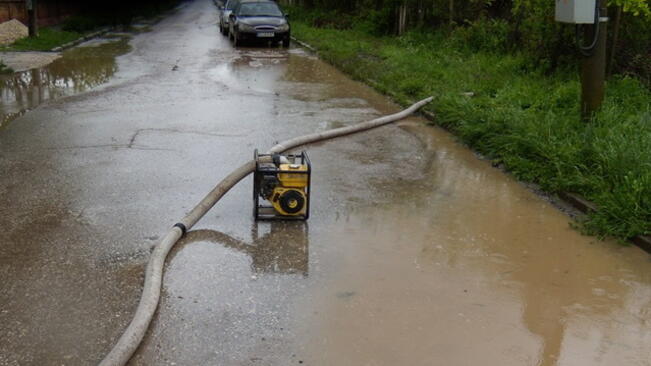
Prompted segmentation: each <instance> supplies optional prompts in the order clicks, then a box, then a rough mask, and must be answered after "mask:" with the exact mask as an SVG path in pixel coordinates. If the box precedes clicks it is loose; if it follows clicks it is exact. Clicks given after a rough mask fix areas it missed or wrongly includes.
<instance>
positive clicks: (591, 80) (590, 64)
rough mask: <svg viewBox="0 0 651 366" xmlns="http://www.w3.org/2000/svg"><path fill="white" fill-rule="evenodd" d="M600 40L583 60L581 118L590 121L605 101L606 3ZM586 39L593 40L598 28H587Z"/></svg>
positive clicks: (601, 14)
mask: <svg viewBox="0 0 651 366" xmlns="http://www.w3.org/2000/svg"><path fill="white" fill-rule="evenodd" d="M599 8H600V19H599V25H598V26H599V38H598V39H597V44H596V46H595V48H594V50H593V51H592V53H591V55H590V56H584V57H583V59H582V60H581V118H582V119H583V120H584V121H590V120H591V119H592V117H593V116H594V114H595V112H596V111H597V110H598V109H599V108H600V107H601V103H602V102H603V100H604V89H605V87H604V82H605V79H606V39H607V38H608V34H607V31H608V27H607V25H608V17H607V10H606V1H603V0H602V1H600V4H599ZM585 28H586V29H585V39H593V37H594V32H595V31H596V26H589V27H585Z"/></svg>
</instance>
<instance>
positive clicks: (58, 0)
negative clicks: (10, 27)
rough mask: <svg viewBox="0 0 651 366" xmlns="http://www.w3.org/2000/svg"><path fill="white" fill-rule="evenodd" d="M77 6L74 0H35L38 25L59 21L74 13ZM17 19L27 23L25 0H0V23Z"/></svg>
mask: <svg viewBox="0 0 651 366" xmlns="http://www.w3.org/2000/svg"><path fill="white" fill-rule="evenodd" d="M77 11H78V6H77V5H75V2H72V4H71V2H70V1H64V0H40V1H38V2H37V7H36V14H37V16H38V24H39V25H40V26H48V25H53V24H57V23H60V22H61V21H62V20H63V19H65V18H66V17H68V16H70V15H73V14H75V13H76V12H77ZM11 19H18V20H20V21H21V22H22V23H23V24H25V25H27V6H26V4H25V0H0V23H2V22H6V21H8V20H11Z"/></svg>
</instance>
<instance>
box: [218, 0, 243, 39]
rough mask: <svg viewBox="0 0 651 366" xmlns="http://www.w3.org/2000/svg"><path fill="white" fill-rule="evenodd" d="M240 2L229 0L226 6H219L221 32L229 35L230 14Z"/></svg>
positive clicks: (238, 0)
mask: <svg viewBox="0 0 651 366" xmlns="http://www.w3.org/2000/svg"><path fill="white" fill-rule="evenodd" d="M239 3H240V0H228V1H226V3H225V5H224V6H222V7H220V8H219V31H220V32H221V34H223V35H225V36H226V35H228V22H229V17H228V16H229V15H231V12H232V11H233V9H234V8H235V7H236V6H237V4H239Z"/></svg>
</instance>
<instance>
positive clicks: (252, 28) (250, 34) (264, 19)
mask: <svg viewBox="0 0 651 366" xmlns="http://www.w3.org/2000/svg"><path fill="white" fill-rule="evenodd" d="M228 25H229V37H230V38H231V39H232V40H233V45H234V46H238V45H240V44H241V43H242V42H243V41H273V42H282V44H283V47H289V34H290V26H289V21H288V20H287V16H286V15H285V14H284V13H283V12H282V11H281V10H280V7H279V6H278V4H276V3H275V2H274V1H269V0H241V1H240V3H239V4H237V6H236V7H235V8H234V9H233V12H232V13H231V14H230V16H229V22H228Z"/></svg>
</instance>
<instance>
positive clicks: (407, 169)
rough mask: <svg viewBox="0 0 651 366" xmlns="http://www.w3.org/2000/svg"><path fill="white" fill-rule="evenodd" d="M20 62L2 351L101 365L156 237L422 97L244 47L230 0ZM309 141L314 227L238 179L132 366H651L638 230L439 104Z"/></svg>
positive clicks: (7, 185)
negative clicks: (460, 132)
mask: <svg viewBox="0 0 651 366" xmlns="http://www.w3.org/2000/svg"><path fill="white" fill-rule="evenodd" d="M114 36H115V35H114ZM118 36H119V35H118ZM118 36H116V37H118ZM3 80H4V81H3V83H4V84H3V90H2V94H3V98H5V99H4V100H5V102H4V103H3V108H5V109H3V110H6V112H7V113H13V114H11V116H13V117H12V118H13V120H12V121H10V122H9V123H5V125H4V127H2V129H0V171H1V172H2V175H1V176H0V227H1V228H2V230H1V231H0V278H2V282H1V283H0V365H3V366H4V365H11V366H13V365H93V364H96V363H97V362H98V361H99V360H100V359H101V358H102V357H103V356H104V355H105V354H106V353H107V352H108V350H109V349H110V348H111V347H112V345H113V344H114V342H115V341H116V340H117V338H118V337H119V335H120V334H121V332H122V331H123V330H124V328H125V327H126V325H127V324H128V322H129V320H130V318H131V316H132V314H133V312H134V310H135V308H136V305H137V303H138V300H139V296H140V291H141V286H142V281H143V273H144V268H145V265H146V263H147V259H148V256H149V253H150V250H151V248H152V246H154V245H155V244H156V242H157V240H158V239H159V238H160V236H161V235H162V234H164V233H165V232H166V231H167V230H168V229H169V227H170V226H171V225H173V224H174V223H176V222H177V221H178V220H179V219H180V218H181V217H183V215H184V214H185V213H186V212H187V211H188V210H189V209H190V208H192V207H193V206H194V205H195V204H196V203H197V202H198V201H199V200H200V199H201V198H202V197H203V196H204V194H206V193H207V192H208V191H209V190H210V189H211V188H212V187H213V185H214V184H215V183H216V182H218V181H219V180H220V179H221V178H222V177H224V176H225V175H226V174H227V173H229V172H230V171H231V170H232V169H233V168H235V167H237V166H239V165H240V164H241V163H242V162H244V161H246V160H248V159H250V158H251V157H252V154H253V150H254V149H255V148H259V149H262V150H265V149H267V148H269V147H270V146H272V145H273V144H274V143H275V142H276V141H279V140H283V139H286V138H288V137H293V136H298V135H303V134H306V133H311V132H314V131H322V130H326V129H330V128H334V127H339V126H343V125H349V124H352V123H356V122H359V121H363V120H368V119H371V118H374V117H376V116H379V115H383V114H388V113H392V112H395V111H397V110H399V109H400V108H399V107H398V106H396V105H394V104H392V103H391V102H390V101H388V100H387V99H386V98H385V97H383V96H381V95H379V94H377V93H376V92H374V91H372V90H371V89H369V88H368V87H366V86H364V85H361V84H359V83H357V82H354V81H352V80H350V79H348V78H347V77H345V76H344V75H342V74H341V73H340V72H338V71H337V70H335V69H334V68H332V67H330V66H328V65H327V64H325V63H323V62H322V61H320V60H318V59H317V58H316V57H315V56H312V55H310V54H308V53H306V52H305V51H304V50H303V49H300V48H291V49H289V50H285V49H282V48H242V49H237V50H236V49H233V48H232V47H231V45H230V44H229V42H228V40H227V39H226V38H225V37H223V36H221V35H220V34H219V33H218V28H217V25H216V9H215V7H214V5H213V4H212V2H211V1H209V0H196V1H193V2H189V3H185V4H184V5H183V6H182V7H180V8H179V9H177V10H176V11H175V12H173V13H171V14H170V15H169V16H168V17H166V18H165V19H164V20H162V21H161V22H159V23H158V24H155V25H153V26H152V27H151V29H150V30H149V31H146V32H140V33H137V34H133V35H131V38H130V39H128V40H124V39H122V40H121V38H119V37H118V38H111V39H108V40H98V41H93V42H90V43H88V44H85V45H83V46H82V47H79V48H76V49H73V50H70V51H67V52H66V53H64V56H63V57H62V58H61V59H60V60H57V61H55V63H53V64H52V65H50V66H49V67H47V68H45V69H42V70H40V71H37V72H28V73H23V74H20V76H19V77H14V78H13V79H12V78H8V79H3ZM39 83H42V84H39ZM34 85H44V86H42V87H34ZM27 108H33V110H31V111H29V112H27V113H24V112H25V109H27ZM16 116H19V117H17V118H16ZM308 151H309V154H310V157H311V159H312V162H313V166H314V176H313V191H314V193H313V196H312V200H313V201H312V216H311V218H310V220H309V222H307V223H305V224H303V223H297V222H292V223H285V222H274V223H269V222H260V223H256V222H254V220H253V218H252V215H251V210H252V207H251V205H252V202H251V180H250V179H247V180H246V181H244V182H243V183H241V184H240V185H238V186H237V187H236V188H235V189H234V190H233V191H231V192H230V193H229V194H228V195H227V196H226V197H225V198H224V199H223V200H222V201H221V202H220V203H219V204H218V205H217V206H216V207H215V208H214V209H213V210H212V211H211V212H210V213H209V214H208V215H207V216H206V217H205V218H204V219H203V220H201V221H200V223H199V224H198V226H197V227H196V228H195V230H193V231H191V232H190V233H188V235H187V236H186V237H185V238H184V239H183V240H182V241H181V242H180V243H179V244H178V245H177V247H176V248H175V249H174V250H173V252H172V253H171V255H170V257H169V260H168V264H167V267H166V273H165V278H164V285H163V293H162V301H161V304H160V307H159V310H158V312H157V314H156V316H155V318H154V320H153V322H152V325H151V328H150V331H149V333H148V335H147V336H146V338H145V340H144V343H143V345H142V347H141V348H140V349H139V350H138V351H137V353H136V354H135V356H134V358H133V359H132V361H131V362H130V365H133V366H135V365H283V366H285V365H294V364H296V365H299V364H303V365H351V366H357V365H391V366H393V365H500V366H509V365H513V366H516V365H517V366H521V365H543V366H547V365H567V366H570V365H571V366H576V365H591V366H597V365H630V366H642V365H647V366H648V365H651V363H650V362H651V361H650V360H651V348H650V347H649V346H648V345H649V344H651V261H650V260H649V256H648V255H647V254H645V253H643V252H642V251H640V250H639V249H637V248H634V247H622V246H619V245H617V244H616V243H614V242H611V241H605V242H602V241H599V240H597V239H595V238H591V237H587V236H582V235H581V234H580V233H579V232H578V231H576V230H574V229H572V228H571V226H570V223H571V219H570V218H569V217H568V216H566V215H565V214H563V213H562V212H561V211H559V210H558V209H557V208H555V207H554V206H553V205H552V204H550V203H548V202H547V201H545V200H544V199H542V198H540V197H539V196H537V195H535V194H534V193H532V191H530V190H528V189H527V188H525V187H524V186H523V185H521V184H519V183H517V182H516V181H514V180H513V179H512V178H511V177H509V176H508V175H505V174H504V173H502V172H501V171H499V170H497V169H495V168H492V167H491V166H490V164H489V162H487V161H483V160H481V159H478V158H477V157H476V156H475V155H474V154H473V153H472V152H471V151H469V150H468V149H466V148H465V147H463V146H461V145H460V144H458V143H456V142H455V140H454V138H453V137H452V136H450V135H449V134H447V133H446V132H443V131H441V130H439V129H437V128H433V127H428V126H426V125H425V123H424V121H423V120H422V119H420V118H418V117H413V118H410V119H408V120H406V121H404V122H401V123H399V124H398V125H395V126H388V127H383V128H381V129H378V130H374V131H372V132H368V133H366V134H361V135H356V136H350V137H346V138H342V139H339V140H336V141H332V142H328V143H324V144H319V145H317V146H310V147H309V148H308Z"/></svg>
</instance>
